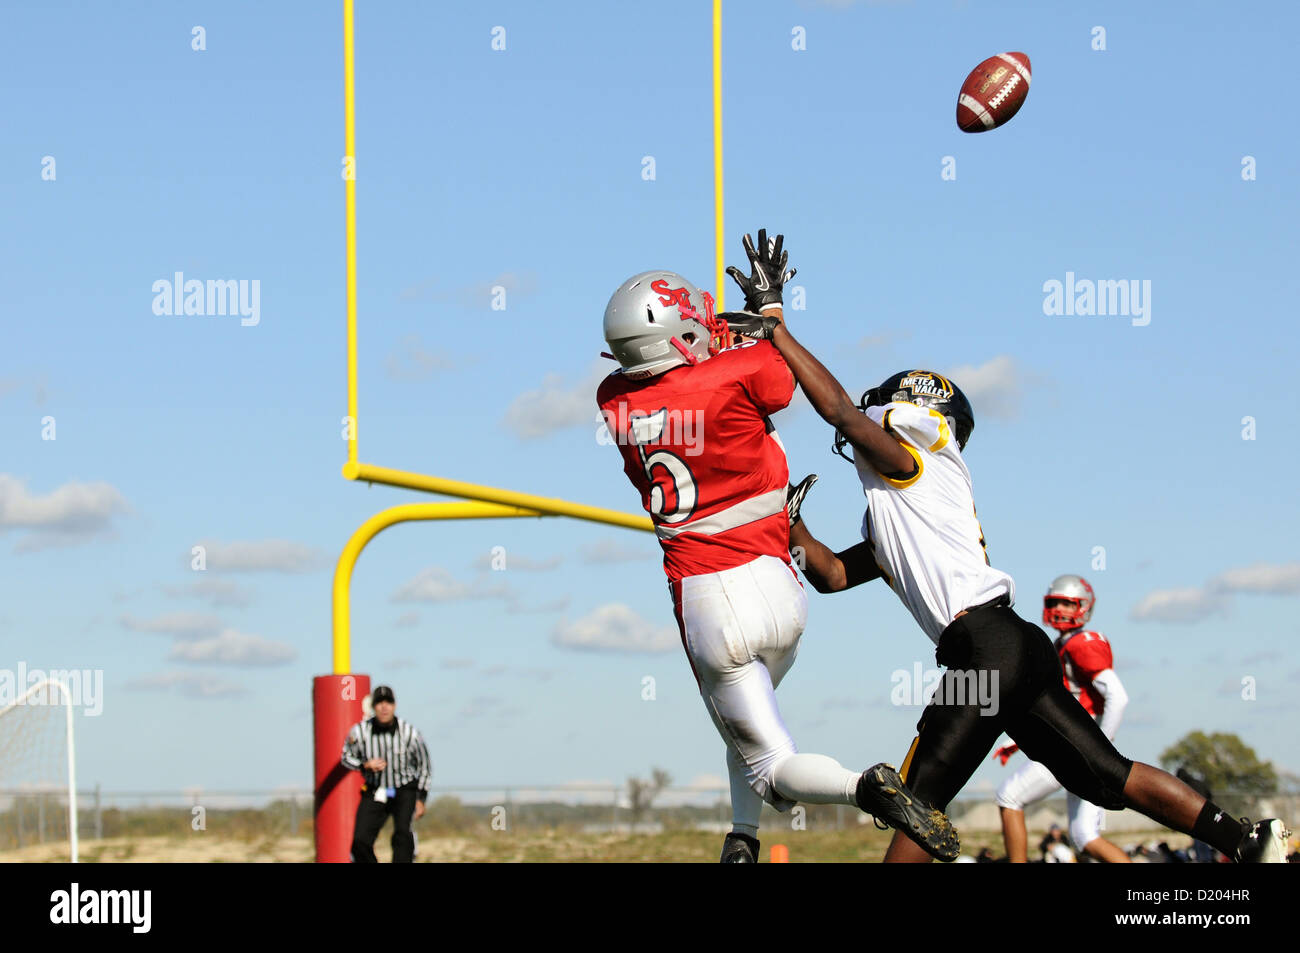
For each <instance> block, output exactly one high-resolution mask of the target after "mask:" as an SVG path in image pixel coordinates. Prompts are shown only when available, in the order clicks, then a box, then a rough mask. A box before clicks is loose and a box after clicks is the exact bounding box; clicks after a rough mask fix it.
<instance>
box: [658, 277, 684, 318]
mask: <svg viewBox="0 0 1300 953" xmlns="http://www.w3.org/2000/svg"><path fill="white" fill-rule="evenodd" d="M650 290H651V291H654V292H656V293H657V294H658V295H659V303H660V304H661V305H663V306H664V307H665V308H667V307H670V306H672V305H677V307H678V308H683V309H684V310H687V311H694V310H695V309H694V308H692V307H691V293H690V292H689V291H687V290H686V289H685V288H669V287H668V282H667V281H666V280H665V279H663V278H658V279H656V280H654V281H652V282H650Z"/></svg>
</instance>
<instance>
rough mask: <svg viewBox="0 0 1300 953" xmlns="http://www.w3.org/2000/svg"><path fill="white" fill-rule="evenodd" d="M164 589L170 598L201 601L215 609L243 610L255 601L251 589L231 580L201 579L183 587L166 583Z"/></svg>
mask: <svg viewBox="0 0 1300 953" xmlns="http://www.w3.org/2000/svg"><path fill="white" fill-rule="evenodd" d="M162 589H163V592H165V593H167V595H169V596H176V597H180V598H190V599H199V600H201V601H203V602H206V603H208V605H210V606H213V607H215V608H221V607H225V606H232V607H235V608H243V607H244V606H247V605H248V604H249V603H250V602H252V601H253V598H252V591H251V590H250V589H248V588H246V587H244V586H241V585H239V584H238V583H235V582H231V581H230V580H229V579H199V580H197V581H196V582H191V583H188V584H186V585H183V586H173V585H168V584H166V583H164V584H163V587H162Z"/></svg>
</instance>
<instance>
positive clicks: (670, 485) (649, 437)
mask: <svg viewBox="0 0 1300 953" xmlns="http://www.w3.org/2000/svg"><path fill="white" fill-rule="evenodd" d="M628 422H629V423H630V425H631V436H632V442H633V443H635V444H636V452H637V456H639V457H640V458H641V466H642V468H643V469H644V470H645V476H646V479H647V480H648V481H650V515H651V517H653V519H654V521H655V522H656V523H681V522H685V521H686V520H688V519H690V517H691V514H692V513H693V512H695V502H696V499H697V494H696V490H695V476H694V475H693V474H692V473H691V468H690V467H688V466H687V465H686V461H684V460H683V459H682V458H681V457H679V456H677V454H675V453H672V452H670V451H668V450H656V451H654V452H653V453H647V452H646V444H650V443H655V442H656V441H658V440H659V438H660V437H662V436H663V433H664V427H665V426H666V425H667V423H668V408H667V407H664V408H661V409H660V410H657V411H655V412H654V413H653V414H647V415H644V416H639V415H637V414H633V415H631V417H630V418H629V421H628Z"/></svg>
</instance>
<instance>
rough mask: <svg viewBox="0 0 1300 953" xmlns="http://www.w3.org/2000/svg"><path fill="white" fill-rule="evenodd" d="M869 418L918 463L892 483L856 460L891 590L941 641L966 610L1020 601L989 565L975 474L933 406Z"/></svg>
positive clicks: (866, 532)
mask: <svg viewBox="0 0 1300 953" xmlns="http://www.w3.org/2000/svg"><path fill="white" fill-rule="evenodd" d="M866 413H867V416H868V417H870V418H871V419H872V420H874V421H875V422H876V423H878V424H880V425H881V426H882V427H884V428H885V430H886V431H888V432H889V433H891V434H893V435H894V436H895V437H896V438H898V439H899V441H900V442H901V443H902V445H903V447H904V448H905V449H906V450H907V452H908V453H910V454H911V455H912V457H913V459H915V460H916V472H915V474H913V475H912V476H910V477H908V478H906V479H892V478H890V477H887V476H883V475H881V474H880V473H877V472H876V470H875V469H874V468H873V467H872V466H871V464H869V463H867V462H866V461H865V460H862V459H855V461H854V465H855V466H856V467H857V470H858V477H859V479H861V481H862V491H863V493H864V494H866V497H867V512H866V515H865V516H864V517H863V519H862V538H863V539H865V540H866V541H867V542H868V543H870V544H871V548H872V551H873V553H874V554H875V559H876V564H877V565H878V566H879V567H880V569H881V572H883V573H884V575H885V579H886V580H887V581H888V582H889V585H890V587H891V588H892V589H893V590H894V592H896V593H897V594H898V597H899V598H900V599H902V600H903V605H905V606H907V609H908V611H909V612H911V613H912V616H913V617H914V618H915V619H916V621H917V623H919V624H920V626H921V628H922V629H924V630H925V634H926V635H928V636H929V637H930V638H931V639H933V640H934V641H935V642H936V643H937V642H938V641H939V636H940V634H942V632H943V630H944V629H945V628H947V627H948V624H949V623H950V622H952V620H953V619H954V618H955V617H956V615H957V613H959V612H961V611H962V610H963V609H969V608H971V607H973V606H977V605H982V604H983V603H985V602H988V601H989V600H991V599H995V598H997V597H999V596H1002V595H1005V596H1006V597H1007V598H1008V599H1009V600H1010V601H1012V602H1014V601H1015V594H1016V590H1015V582H1014V581H1013V580H1012V578H1011V576H1009V575H1008V574H1007V573H1005V572H1001V571H1000V570H997V569H994V568H993V567H992V566H991V565H989V561H988V555H987V553H986V552H985V550H984V532H983V530H982V529H981V528H980V523H979V518H978V517H977V516H976V515H975V500H974V496H973V494H972V491H971V479H970V471H969V470H967V469H966V463H965V461H964V460H962V458H961V451H960V450H959V448H958V446H957V441H956V440H955V439H954V438H953V435H952V432H951V430H950V428H949V426H948V421H947V420H946V419H945V418H944V417H943V416H942V415H941V414H940V413H939V412H938V411H936V410H934V409H932V408H928V407H919V406H917V405H916V404H910V403H903V402H895V403H891V404H887V405H885V406H884V407H869V408H867V411H866ZM857 456H858V455H856V454H855V458H856V457H857Z"/></svg>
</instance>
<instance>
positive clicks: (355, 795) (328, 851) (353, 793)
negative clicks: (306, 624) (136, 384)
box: [311, 675, 370, 864]
mask: <svg viewBox="0 0 1300 953" xmlns="http://www.w3.org/2000/svg"><path fill="white" fill-rule="evenodd" d="M369 694H370V676H369V675H317V676H316V677H315V678H314V679H312V686H311V700H312V721H313V723H314V726H315V735H316V745H315V748H316V764H315V778H316V785H315V790H316V812H315V813H316V825H315V827H316V862H317V863H322V864H346V863H347V862H348V861H349V860H351V859H352V825H353V823H354V821H355V820H356V815H357V805H358V804H360V803H361V772H359V771H349V770H347V769H346V768H344V767H343V765H342V764H341V763H340V760H339V759H340V757H341V756H342V754H343V742H344V741H345V740H346V739H347V736H348V731H349V729H351V727H352V726H353V725H355V724H356V723H357V722H359V721H360V720H361V716H362V709H361V702H362V700H363V699H364V698H365V697H366V696H367V695H369Z"/></svg>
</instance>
